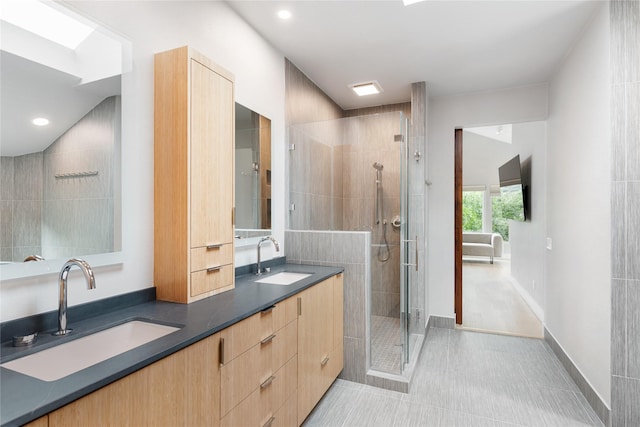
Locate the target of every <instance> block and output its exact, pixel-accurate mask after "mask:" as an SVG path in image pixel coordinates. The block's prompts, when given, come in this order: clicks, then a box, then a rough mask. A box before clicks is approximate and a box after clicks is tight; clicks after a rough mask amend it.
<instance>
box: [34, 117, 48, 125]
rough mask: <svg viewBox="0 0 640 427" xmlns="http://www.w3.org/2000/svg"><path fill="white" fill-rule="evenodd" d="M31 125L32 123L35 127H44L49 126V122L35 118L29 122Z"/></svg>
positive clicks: (42, 118)
mask: <svg viewBox="0 0 640 427" xmlns="http://www.w3.org/2000/svg"><path fill="white" fill-rule="evenodd" d="M31 123H33V124H34V125H36V126H46V125H48V124H49V120H48V119H45V118H44V117H37V118H35V119H33V120H31Z"/></svg>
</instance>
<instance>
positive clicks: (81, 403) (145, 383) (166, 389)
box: [49, 334, 220, 427]
mask: <svg viewBox="0 0 640 427" xmlns="http://www.w3.org/2000/svg"><path fill="white" fill-rule="evenodd" d="M219 343H220V338H219V335H218V334H215V335H213V336H211V337H208V338H205V339H204V340H201V341H199V342H197V343H195V344H192V345H190V346H189V347H187V348H185V349H183V350H181V351H179V352H177V353H174V354H172V355H170V356H168V357H165V358H164V359H161V360H159V361H157V362H155V363H153V364H152V365H149V366H147V367H145V368H143V369H141V370H139V371H136V372H134V373H133V374H131V375H128V376H126V377H124V378H122V379H120V380H118V381H116V382H114V383H112V384H109V385H107V386H105V387H103V388H101V389H99V390H97V391H95V392H93V393H91V394H89V395H87V396H85V397H83V398H81V399H78V400H76V401H75V402H73V403H70V404H68V405H66V406H64V407H62V408H60V409H58V410H56V411H54V412H52V413H50V414H49V426H50V427H59V426H60V427H63V426H64V427H68V426H92V425H95V426H131V427H139V426H178V425H184V426H187V425H188V426H205V425H206V426H218V425H219V420H220V413H219V407H220V365H219V358H218V355H219Z"/></svg>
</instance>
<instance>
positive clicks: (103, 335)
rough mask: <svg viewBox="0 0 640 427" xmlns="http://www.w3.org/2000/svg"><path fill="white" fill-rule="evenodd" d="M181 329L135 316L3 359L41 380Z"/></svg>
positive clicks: (5, 364) (81, 367) (11, 366)
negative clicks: (73, 338)
mask: <svg viewBox="0 0 640 427" xmlns="http://www.w3.org/2000/svg"><path fill="white" fill-rule="evenodd" d="M178 329H179V328H176V327H173V326H165V325H159V324H157V323H150V322H144V321H140V320H133V321H130V322H126V323H123V324H121V325H117V326H114V327H112V328H109V329H105V330H104V331H100V332H96V333H95V334H91V335H87V336H86V337H82V338H78V339H76V340H73V341H69V342H66V343H64V344H60V345H57V346H55V347H51V348H48V349H46V350H42V351H39V352H37V353H33V354H30V355H28V356H24V357H21V358H19V359H15V360H12V361H10V362H7V363H3V364H2V365H1V366H2V367H3V368H7V369H11V370H12V371H16V372H20V373H22V374H25V375H29V376H31V377H35V378H38V379H40V380H42V381H56V380H59V379H60V378H64V377H66V376H67V375H71V374H73V373H75V372H78V371H80V370H82V369H85V368H88V367H89V366H92V365H95V364H96V363H100V362H102V361H104V360H107V359H109V358H111V357H114V356H117V355H119V354H122V353H124V352H125V351H129V350H132V349H134V348H136V347H139V346H141V345H143V344H146V343H148V342H151V341H153V340H156V339H158V338H160V337H163V336H165V335H168V334H170V333H171V332H174V331H177V330H178Z"/></svg>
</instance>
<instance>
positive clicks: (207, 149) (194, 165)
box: [190, 59, 234, 248]
mask: <svg viewBox="0 0 640 427" xmlns="http://www.w3.org/2000/svg"><path fill="white" fill-rule="evenodd" d="M190 93H191V104H190V106H191V127H190V130H191V155H190V167H191V171H190V175H191V197H190V206H191V247H192V248H195V247H201V246H207V245H212V244H222V243H233V232H234V230H233V221H232V208H233V200H234V199H233V197H234V196H233V191H234V188H233V155H234V154H233V150H234V147H233V144H230V143H229V141H233V132H234V123H233V114H234V113H233V109H231V108H229V106H230V105H233V83H232V82H230V81H229V80H227V79H226V78H224V77H222V76H220V75H219V74H217V73H215V72H213V71H212V70H211V69H209V68H207V67H205V66H204V65H202V64H201V63H199V62H198V61H196V60H193V59H192V60H191V92H190ZM212 118H214V119H215V120H212Z"/></svg>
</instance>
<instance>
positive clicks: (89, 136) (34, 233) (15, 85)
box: [0, 0, 130, 280]
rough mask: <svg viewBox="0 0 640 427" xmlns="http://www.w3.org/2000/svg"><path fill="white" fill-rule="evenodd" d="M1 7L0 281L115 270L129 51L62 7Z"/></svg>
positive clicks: (113, 37)
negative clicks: (83, 269) (66, 265)
mask: <svg viewBox="0 0 640 427" xmlns="http://www.w3.org/2000/svg"><path fill="white" fill-rule="evenodd" d="M2 6H3V7H2V11H1V13H0V19H1V20H2V23H1V25H0V28H1V40H2V44H1V45H0V55H1V58H0V66H1V87H2V97H1V107H2V115H1V124H0V125H1V134H0V138H1V139H0V156H1V173H0V180H1V181H0V188H1V191H0V193H1V194H0V209H1V210H0V237H1V243H0V262H1V265H0V276H1V278H2V279H3V280H5V279H12V278H19V277H27V276H33V275H38V274H46V273H49V272H52V271H58V270H59V268H60V266H61V265H62V263H63V262H64V261H65V260H66V259H68V258H70V257H82V258H85V259H87V260H88V261H90V262H91V263H92V265H104V264H109V263H111V261H113V260H117V259H118V257H114V256H113V254H114V253H118V252H119V251H120V250H121V209H120V207H121V204H120V203H121V202H120V200H121V197H120V193H121V184H120V182H121V178H120V144H121V101H122V91H121V75H122V73H123V71H126V70H125V69H128V68H129V66H126V65H125V64H127V62H128V61H127V60H125V58H127V57H129V55H130V45H129V44H128V42H127V41H126V40H123V39H122V38H120V37H118V36H116V35H114V34H111V33H110V32H108V31H106V30H105V29H104V28H101V27H100V26H98V25H97V24H96V23H94V22H92V21H90V20H87V19H86V18H85V17H83V16H81V15H79V14H76V13H75V12H73V11H71V10H69V9H67V8H65V7H63V6H61V5H60V4H58V3H55V2H46V3H45V2H38V1H31V0H25V1H7V2H3V5H2ZM42 22H47V23H48V24H49V25H51V28H46V25H43V24H42ZM63 29H64V30H66V31H63ZM58 36H64V38H57V37H58Z"/></svg>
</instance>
